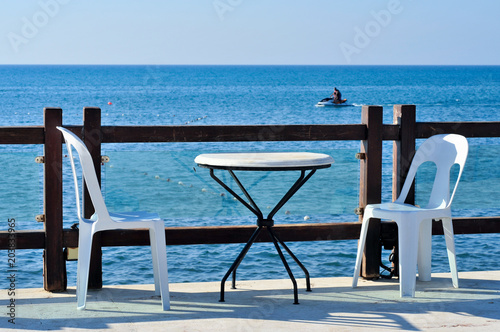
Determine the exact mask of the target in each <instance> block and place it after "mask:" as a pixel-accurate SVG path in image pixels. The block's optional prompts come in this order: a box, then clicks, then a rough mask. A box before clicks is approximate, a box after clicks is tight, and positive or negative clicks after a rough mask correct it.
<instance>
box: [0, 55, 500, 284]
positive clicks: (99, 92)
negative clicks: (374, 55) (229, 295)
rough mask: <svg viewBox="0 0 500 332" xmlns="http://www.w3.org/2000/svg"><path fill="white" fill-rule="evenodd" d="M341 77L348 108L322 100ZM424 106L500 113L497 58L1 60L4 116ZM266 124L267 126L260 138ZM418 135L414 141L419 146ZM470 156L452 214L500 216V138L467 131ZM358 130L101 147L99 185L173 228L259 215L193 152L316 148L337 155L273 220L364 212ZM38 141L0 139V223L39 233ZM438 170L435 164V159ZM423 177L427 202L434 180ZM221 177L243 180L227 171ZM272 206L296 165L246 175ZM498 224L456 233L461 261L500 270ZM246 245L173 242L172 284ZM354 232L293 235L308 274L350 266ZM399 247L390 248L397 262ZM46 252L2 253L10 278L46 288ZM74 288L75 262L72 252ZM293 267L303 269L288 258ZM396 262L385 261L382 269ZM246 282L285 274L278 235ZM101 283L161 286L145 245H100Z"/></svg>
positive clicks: (348, 115)
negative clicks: (104, 159) (307, 137)
mask: <svg viewBox="0 0 500 332" xmlns="http://www.w3.org/2000/svg"><path fill="white" fill-rule="evenodd" d="M334 87H337V88H338V89H339V90H340V91H341V93H342V97H343V98H346V99H347V102H346V105H344V106H342V107H316V106H315V105H316V103H317V102H318V101H320V100H321V99H323V98H325V97H328V96H330V94H331V93H332V92H333V89H334ZM395 104H414V105H416V108H417V121H500V66H271V65H270V66H168V65H161V66H160V65H134V66H132V65H130V66H125V65H113V66H109V65H100V66H98V65H74V66H69V65H60V66H59V65H51V66H45V65H39V66H31V65H19V66H11V65H2V66H0V126H8V127H11V126H39V125H42V124H43V109H44V108H45V107H59V108H62V110H63V125H81V124H82V118H83V108H84V107H87V106H92V107H99V108H101V112H102V125H104V126H111V125H124V126H149V125H178V126H192V125H207V126H208V125H253V124H268V125H274V124H276V125H283V124H359V123H360V122H361V108H362V106H363V105H381V106H383V109H384V111H383V113H384V123H392V122H393V106H394V105H395ZM264 134H265V133H263V135H264ZM420 143H421V142H418V144H420ZM469 144H470V152H469V158H468V161H467V164H466V167H465V170H464V174H463V176H462V179H461V181H460V184H459V186H458V191H457V194H456V197H455V200H454V204H453V206H452V208H453V215H454V216H457V217H460V216H498V215H499V214H500V207H499V204H498V201H499V198H500V194H499V191H498V188H500V167H499V166H500V149H499V145H500V140H499V139H496V138H470V139H469ZM359 148H360V142H359V141H333V142H332V141H325V142H263V141H256V142H216V143H136V144H131V143H127V144H123V143H122V144H104V145H103V148H102V153H103V155H107V156H109V158H110V161H109V162H108V163H105V164H104V165H103V174H102V190H103V193H104V196H105V199H106V203H107V205H108V208H109V210H110V211H114V212H119V211H127V210H128V211H130V210H147V211H151V212H158V213H159V214H160V216H161V218H163V219H164V221H165V224H166V226H168V227H174V226H222V225H253V224H255V216H253V215H252V214H251V213H250V212H249V211H248V210H246V208H245V207H244V206H243V205H242V204H240V203H239V202H238V201H236V200H235V199H234V198H232V197H231V195H230V194H228V193H227V192H225V190H224V189H223V188H222V187H220V186H219V185H218V184H217V183H216V182H215V181H213V180H212V179H211V178H210V176H209V172H208V170H207V169H203V168H200V167H198V166H197V165H196V164H195V163H194V158H195V157H196V156H197V155H198V154H201V153H209V152H221V151H312V152H321V153H327V154H329V155H331V156H332V157H333V158H334V159H335V163H334V164H333V165H332V167H330V168H328V169H322V170H318V171H317V172H316V174H315V175H314V176H313V177H312V178H311V179H310V180H309V182H307V183H306V184H305V185H304V186H303V187H302V188H301V189H300V190H299V192H298V193H297V194H296V195H295V196H294V197H293V198H292V199H291V200H290V201H289V202H288V203H286V204H285V206H284V207H283V208H282V209H281V210H280V211H278V213H277V214H276V216H275V217H274V220H275V223H276V224H283V223H287V224H293V223H321V222H351V221H357V220H358V216H356V215H355V214H354V209H355V208H356V207H357V206H358V199H359V198H358V192H359V161H358V160H357V159H356V158H355V154H356V153H357V152H359ZM391 153H392V142H384V157H383V177H384V179H383V200H384V201H389V200H390V199H391V174H392V157H391ZM41 155H43V147H42V146H41V145H0V169H1V172H0V211H1V216H0V230H3V231H5V230H8V229H9V227H11V228H12V227H13V228H14V229H15V230H16V231H21V230H33V229H35V230H40V229H43V224H42V223H39V222H36V221H35V216H36V215H38V214H41V213H43V201H42V191H43V177H42V174H43V173H42V171H43V166H42V165H41V164H37V163H36V162H35V158H36V157H37V156H41ZM429 167H430V169H432V166H429ZM63 173H64V176H63V188H64V207H63V214H64V227H68V228H69V227H71V226H72V225H74V224H75V223H77V218H76V208H75V194H74V193H75V188H74V186H73V182H72V178H71V168H70V164H69V161H68V160H67V158H64V165H63ZM425 174H426V172H423V173H422V175H421V176H420V175H419V177H418V178H417V203H419V204H425V198H426V196H425V192H426V190H427V189H429V186H430V185H431V184H432V178H431V177H430V176H426V175H425ZM218 175H219V176H220V177H221V178H222V179H223V180H224V181H226V182H227V183H228V184H229V185H231V186H235V184H234V182H233V181H232V180H231V178H230V177H229V176H228V175H227V174H225V173H224V172H223V171H221V172H220V173H218ZM238 175H239V176H240V178H241V180H242V182H243V183H244V185H245V187H246V188H247V189H248V190H249V192H250V194H251V195H252V197H254V199H255V201H256V202H257V204H258V205H259V206H260V207H261V209H262V211H263V212H264V213H265V214H266V211H270V210H271V209H272V207H273V206H274V204H276V203H277V202H278V201H279V199H280V198H281V196H282V195H283V194H284V193H285V192H286V190H288V188H289V187H290V186H291V185H292V183H293V182H294V181H295V180H296V178H297V177H298V174H296V173H295V172H274V173H269V172H240V173H238ZM499 240H500V234H470V235H456V236H455V241H456V247H457V249H456V251H457V261H458V269H459V272H460V271H485V270H500V260H499V259H498V257H500V246H499V245H498V244H499V243H500V241H499ZM242 246H243V244H212V245H182V246H180V245H172V246H167V256H168V269H169V278H170V279H169V280H170V282H183V283H188V282H205V281H219V280H220V279H221V278H222V277H223V276H224V274H225V272H226V271H227V269H228V268H229V266H230V265H231V263H232V261H233V260H234V259H235V258H236V255H237V254H238V252H239V251H240V250H241V248H242ZM356 246H357V241H355V240H345V241H313V242H291V243H289V247H290V249H291V250H292V251H293V252H294V253H295V254H296V256H297V257H298V258H299V259H300V260H301V261H302V262H303V263H304V265H305V266H306V267H307V268H308V270H309V272H310V274H311V277H312V278H317V277H340V276H352V273H353V268H354V263H355V259H356ZM389 255H390V250H383V251H382V256H383V260H384V263H385V264H386V265H389V264H390V263H389V262H388V257H389ZM42 256H43V251H42V250H16V251H15V263H14V266H12V265H11V264H12V260H9V259H10V258H12V257H9V254H8V252H7V251H5V250H4V251H0V273H1V274H3V276H1V277H0V288H2V289H8V288H9V281H8V279H7V277H8V271H10V270H12V268H15V269H16V287H17V288H33V287H43V268H42V267H43V264H42V259H43V258H42ZM66 265H67V273H68V286H70V287H71V286H74V285H75V284H76V262H75V261H68V262H67V264H66ZM291 266H292V271H293V272H294V274H295V276H296V277H297V278H303V274H302V272H301V271H300V270H299V269H296V268H295V267H294V264H293V263H292V264H291ZM447 271H449V267H448V260H447V256H446V247H445V245H444V239H443V237H442V236H434V237H433V263H432V272H433V273H436V272H447ZM384 273H386V272H384ZM238 278H239V279H242V280H252V279H253V280H257V279H286V278H288V276H287V273H286V271H285V269H284V267H283V266H282V264H281V262H280V260H279V257H278V255H277V254H276V251H275V249H274V247H273V245H272V244H270V243H256V244H254V245H253V246H252V248H251V249H250V251H249V252H248V254H247V257H246V258H245V259H244V260H243V262H242V263H241V265H240V268H239V269H238ZM103 283H104V284H105V285H116V284H145V283H150V284H152V283H153V271H152V267H151V255H150V250H149V247H140V246H139V247H109V248H104V249H103Z"/></svg>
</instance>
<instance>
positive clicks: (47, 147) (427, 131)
mask: <svg viewBox="0 0 500 332" xmlns="http://www.w3.org/2000/svg"><path fill="white" fill-rule="evenodd" d="M61 125H62V110H61V109H59V108H45V109H44V125H43V126H30V127H0V144H43V145H44V185H43V187H44V194H43V196H44V197H43V200H44V201H43V203H44V212H43V215H42V216H41V217H40V218H41V219H42V220H43V221H44V229H43V230H25V231H17V232H16V249H44V288H45V289H46V290H47V291H52V292H58V291H64V290H65V289H66V261H65V256H64V253H63V251H64V248H67V247H77V246H78V230H75V229H64V228H63V211H62V206H63V202H62V200H63V192H62V191H63V187H62V148H63V138H62V135H61V134H60V132H59V131H58V130H57V129H56V126H61ZM67 128H68V129H70V130H71V131H73V132H74V133H75V134H77V135H78V136H80V137H81V138H82V139H83V140H84V142H85V144H86V145H87V147H88V148H89V150H90V152H91V154H92V156H93V159H94V164H95V166H96V168H97V170H98V174H100V172H99V170H100V167H101V144H102V143H131V142H235V141H339V140H348V141H360V142H361V144H360V152H359V153H358V155H357V157H358V159H359V160H360V188H359V207H358V209H357V213H358V214H359V218H356V217H355V215H354V214H353V221H352V222H345V223H336V222H329V223H321V224H293V225H292V224H289V225H287V224H281V225H276V226H275V227H276V232H277V233H279V235H280V238H282V239H283V240H284V241H329V240H349V239H357V238H358V237H359V232H360V227H361V223H360V221H361V218H362V213H363V208H364V206H366V204H370V203H379V202H380V201H381V193H382V143H383V141H393V142H394V148H393V161H394V162H393V188H392V193H393V197H394V198H395V197H397V195H398V194H399V191H400V189H401V186H402V183H403V182H404V179H405V177H406V174H407V171H408V168H409V165H410V162H411V159H412V156H413V154H414V153H415V141H416V139H422V138H428V137H430V136H432V135H436V134H442V133H458V134H461V135H464V136H466V137H500V122H416V109H415V106H414V105H395V106H394V121H393V123H392V124H384V123H383V121H382V107H380V106H363V107H362V118H361V123H360V124H347V125H345V124H344V125H338V124H327V125H244V126H232V125H224V126H101V110H100V109H99V108H91V107H87V108H84V115H83V126H68V127H67ZM85 196H86V197H85V200H86V202H90V199H89V198H88V196H87V195H85ZM413 200H414V195H413V194H412V195H410V196H409V200H408V202H410V203H411V202H412V201H413ZM92 213H93V208H92V205H91V204H89V203H87V204H85V214H86V216H87V217H89V216H90V215H91V214H92ZM356 219H358V220H356ZM254 229H255V226H251V225H249V226H213V227H167V228H166V229H165V231H166V236H167V245H186V244H213V243H245V242H246V241H247V239H248V238H249V237H250V235H251V233H252V232H253V230H254ZM454 229H455V233H456V234H472V233H500V218H499V217H477V218H455V219H454ZM395 234H397V231H396V227H395V224H394V223H392V222H380V221H379V222H372V223H370V229H369V235H368V238H367V246H366V250H365V256H364V260H363V268H362V272H361V275H362V276H363V277H365V278H377V277H378V276H379V270H380V266H379V264H380V258H381V241H380V240H381V237H382V238H383V237H388V238H390V237H395ZM433 234H442V227H441V225H440V222H434V224H433ZM258 241H269V239H268V238H267V237H266V236H265V235H264V236H262V237H260V238H259V239H258ZM148 244H149V237H148V233H147V231H144V230H133V231H131V230H113V231H105V232H101V233H99V234H98V235H97V237H96V239H95V241H94V247H93V255H92V262H91V275H90V280H89V287H90V288H101V287H102V261H101V258H102V254H101V247H102V246H136V245H148ZM0 249H9V233H8V232H7V231H2V232H0Z"/></svg>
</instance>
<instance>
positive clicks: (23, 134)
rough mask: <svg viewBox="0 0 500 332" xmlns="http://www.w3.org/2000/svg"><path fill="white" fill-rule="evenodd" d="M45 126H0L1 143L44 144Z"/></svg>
mask: <svg viewBox="0 0 500 332" xmlns="http://www.w3.org/2000/svg"><path fill="white" fill-rule="evenodd" d="M44 141H45V131H44V128H43V126H33V127H0V144H43V142H44Z"/></svg>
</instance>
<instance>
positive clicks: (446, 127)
mask: <svg viewBox="0 0 500 332" xmlns="http://www.w3.org/2000/svg"><path fill="white" fill-rule="evenodd" d="M415 129H416V130H415V131H416V138H428V137H431V136H433V135H438V134H447V133H454V134H460V135H463V136H465V137H500V122H472V121H471V122H417V123H415Z"/></svg>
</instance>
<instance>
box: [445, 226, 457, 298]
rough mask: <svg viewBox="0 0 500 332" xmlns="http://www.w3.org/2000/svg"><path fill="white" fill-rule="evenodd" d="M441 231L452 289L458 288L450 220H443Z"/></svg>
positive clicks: (453, 239)
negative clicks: (446, 253)
mask: <svg viewBox="0 0 500 332" xmlns="http://www.w3.org/2000/svg"><path fill="white" fill-rule="evenodd" d="M442 222H443V231H444V238H445V241H446V251H447V252H448V261H449V263H450V271H451V280H452V282H453V287H455V288H458V270H457V260H456V254H455V236H454V232H453V222H452V219H451V218H443V219H442Z"/></svg>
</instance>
